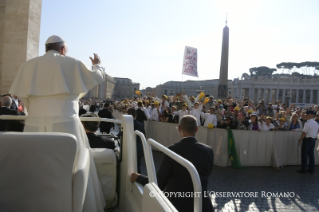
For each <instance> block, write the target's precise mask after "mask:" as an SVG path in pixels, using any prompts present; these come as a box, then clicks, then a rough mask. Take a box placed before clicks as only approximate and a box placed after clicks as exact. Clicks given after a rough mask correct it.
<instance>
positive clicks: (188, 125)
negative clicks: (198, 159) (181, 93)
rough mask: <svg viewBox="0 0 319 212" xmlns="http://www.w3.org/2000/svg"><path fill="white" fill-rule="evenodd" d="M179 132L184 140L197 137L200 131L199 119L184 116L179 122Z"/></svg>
mask: <svg viewBox="0 0 319 212" xmlns="http://www.w3.org/2000/svg"><path fill="white" fill-rule="evenodd" d="M178 131H179V134H180V135H181V137H182V138H184V137H188V136H195V134H196V132H197V131H198V127H197V119H196V118H195V117H194V116H191V115H186V116H183V118H182V119H181V121H180V122H179V126H178Z"/></svg>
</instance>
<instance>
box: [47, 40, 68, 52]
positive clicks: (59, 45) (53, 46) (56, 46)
mask: <svg viewBox="0 0 319 212" xmlns="http://www.w3.org/2000/svg"><path fill="white" fill-rule="evenodd" d="M63 46H64V42H58V43H48V44H45V52H47V51H50V50H55V51H60V49H61V48H62V47H63Z"/></svg>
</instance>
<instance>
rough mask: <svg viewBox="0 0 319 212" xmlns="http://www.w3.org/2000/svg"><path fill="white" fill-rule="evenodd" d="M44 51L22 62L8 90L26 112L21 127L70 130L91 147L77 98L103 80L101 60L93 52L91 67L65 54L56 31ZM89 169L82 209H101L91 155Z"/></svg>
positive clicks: (84, 146) (57, 130) (100, 195)
mask: <svg viewBox="0 0 319 212" xmlns="http://www.w3.org/2000/svg"><path fill="white" fill-rule="evenodd" d="M45 52H46V53H45V54H44V55H43V56H40V57H36V58H33V59H31V60H29V61H26V62H24V63H23V64H22V65H21V67H20V69H19V71H18V72H17V74H16V76H15V79H14V81H13V83H12V85H11V88H10V90H9V93H12V94H14V95H17V96H19V98H20V99H21V100H22V102H23V103H24V111H25V113H27V112H28V117H27V119H26V121H25V128H24V131H25V132H41V131H50V132H65V133H70V134H73V135H75V137H76V138H77V140H78V144H79V145H78V146H79V148H90V147H89V142H88V138H87V136H86V134H85V131H84V128H83V127H82V124H81V121H80V119H79V117H78V112H79V111H78V110H79V109H78V101H79V99H80V98H82V97H83V96H84V95H85V94H86V93H87V91H89V90H91V89H92V88H94V87H95V86H97V85H98V84H100V83H102V82H104V81H105V76H106V75H105V72H104V69H103V68H102V67H101V66H100V62H101V60H100V58H99V56H98V55H97V54H94V58H90V59H91V62H92V69H91V70H90V69H89V68H88V67H87V66H86V65H84V64H83V63H82V62H81V61H79V60H77V59H75V58H72V57H68V56H66V54H67V45H66V42H65V41H64V40H63V39H62V38H61V37H59V36H56V35H53V36H51V37H49V38H48V39H47V41H46V44H45ZM53 79H54V80H53ZM30 88H32V89H30ZM28 106H30V108H28ZM26 108H28V109H29V110H27V109H26ZM26 111H27V112H26ZM89 173H90V174H89V179H90V180H89V181H88V184H87V189H86V191H87V193H86V197H90V198H86V199H85V200H84V206H83V211H92V210H94V211H104V206H105V200H104V196H103V195H102V194H103V192H102V189H101V186H100V181H99V179H98V176H97V173H96V168H95V164H94V161H93V157H92V156H90V170H89ZM92 196H94V197H95V198H91V197H92ZM92 208H94V209H92Z"/></svg>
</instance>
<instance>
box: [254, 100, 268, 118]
mask: <svg viewBox="0 0 319 212" xmlns="http://www.w3.org/2000/svg"><path fill="white" fill-rule="evenodd" d="M256 111H257V113H258V115H259V116H260V115H262V114H264V115H266V113H267V107H266V105H265V103H264V100H260V101H259V103H258V105H257V107H256Z"/></svg>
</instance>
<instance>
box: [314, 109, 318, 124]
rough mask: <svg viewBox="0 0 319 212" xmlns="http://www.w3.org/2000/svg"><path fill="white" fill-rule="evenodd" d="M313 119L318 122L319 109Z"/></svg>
mask: <svg viewBox="0 0 319 212" xmlns="http://www.w3.org/2000/svg"><path fill="white" fill-rule="evenodd" d="M315 121H316V122H317V123H318V124H319V111H318V112H317V113H316V118H315Z"/></svg>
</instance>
